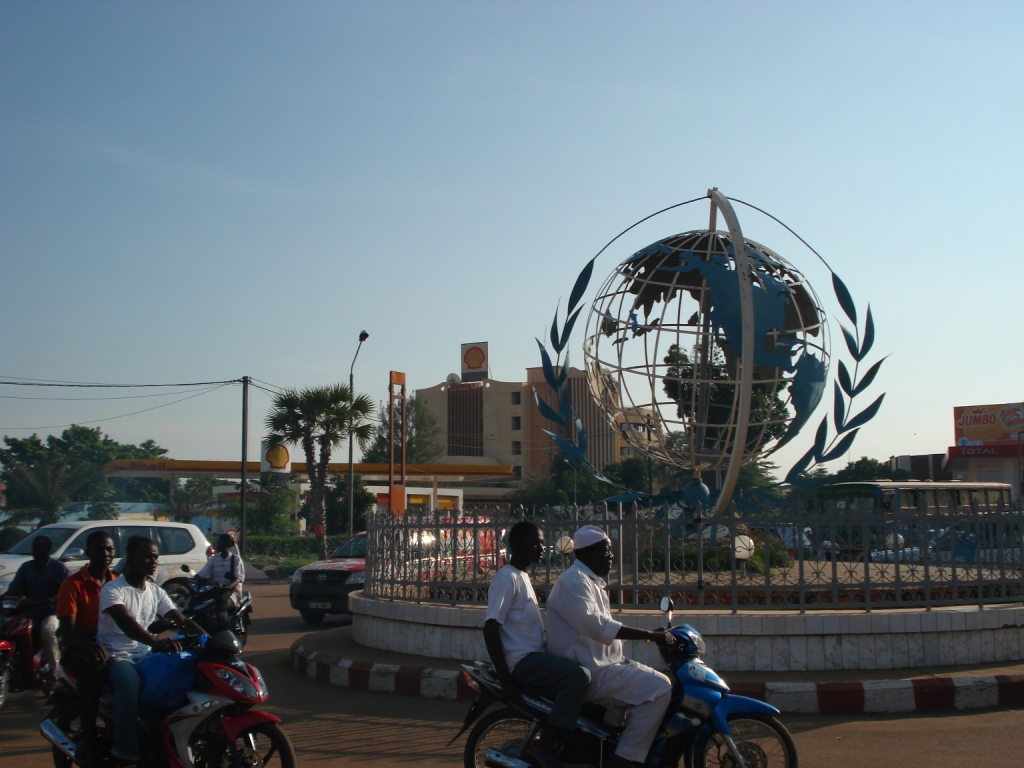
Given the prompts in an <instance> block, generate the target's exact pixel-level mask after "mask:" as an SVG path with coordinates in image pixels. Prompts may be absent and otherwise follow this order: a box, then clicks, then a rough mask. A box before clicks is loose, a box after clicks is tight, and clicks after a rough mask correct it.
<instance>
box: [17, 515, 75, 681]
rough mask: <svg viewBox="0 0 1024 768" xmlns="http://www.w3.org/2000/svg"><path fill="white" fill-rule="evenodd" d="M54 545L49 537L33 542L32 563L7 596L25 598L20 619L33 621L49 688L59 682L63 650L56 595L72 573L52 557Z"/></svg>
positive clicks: (19, 574)
mask: <svg viewBox="0 0 1024 768" xmlns="http://www.w3.org/2000/svg"><path fill="white" fill-rule="evenodd" d="M52 548H53V544H52V542H51V541H50V537H49V536H45V535H44V536H36V538H35V540H34V541H33V542H32V559H31V560H29V561H28V562H27V563H25V564H23V565H22V566H21V567H20V568H19V569H18V572H17V573H16V574H15V576H14V580H13V581H12V582H11V586H10V587H9V588H8V590H7V596H9V597H14V596H16V595H22V596H24V598H25V599H24V600H22V602H21V607H22V611H21V615H22V616H25V617H27V618H30V619H32V632H33V634H35V633H38V634H37V635H36V636H37V637H38V638H39V640H40V642H42V645H43V650H44V651H45V653H46V657H47V659H48V660H49V662H50V669H51V670H52V671H51V673H50V674H51V678H50V680H49V681H48V685H49V686H51V690H52V685H54V684H55V683H56V682H57V677H56V674H57V662H58V661H60V650H59V649H58V648H57V627H58V621H57V617H56V615H55V613H56V605H57V593H58V592H59V591H60V585H61V583H62V582H63V581H64V579H66V578H67V577H68V576H70V575H71V572H70V571H68V569H67V566H65V565H64V563H62V562H61V561H60V560H54V559H53V558H52V557H50V550H51V549H52Z"/></svg>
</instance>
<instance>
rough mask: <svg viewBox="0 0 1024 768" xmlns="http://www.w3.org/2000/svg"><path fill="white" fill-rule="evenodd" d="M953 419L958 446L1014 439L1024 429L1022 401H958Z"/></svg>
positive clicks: (1023, 406)
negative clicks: (986, 403)
mask: <svg viewBox="0 0 1024 768" xmlns="http://www.w3.org/2000/svg"><path fill="white" fill-rule="evenodd" d="M953 420H954V424H955V435H956V444H957V445H960V446H964V445H985V444H986V443H992V442H999V441H1002V440H1016V439H1017V433H1018V432H1020V431H1021V430H1024V404H1021V403H1003V404H1001V405H961V406H957V407H956V408H954V409H953Z"/></svg>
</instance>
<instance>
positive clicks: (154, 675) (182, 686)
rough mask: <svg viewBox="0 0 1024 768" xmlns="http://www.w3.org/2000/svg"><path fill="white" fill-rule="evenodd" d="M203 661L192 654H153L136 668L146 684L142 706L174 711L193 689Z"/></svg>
mask: <svg viewBox="0 0 1024 768" xmlns="http://www.w3.org/2000/svg"><path fill="white" fill-rule="evenodd" d="M198 664H199V659H198V657H197V656H196V654H195V653H193V652H192V651H181V652H179V653H150V654H149V655H147V656H145V657H144V658H143V659H142V660H141V661H139V662H138V663H137V664H136V665H135V668H136V669H137V670H138V672H139V679H140V681H141V682H142V685H141V686H140V688H139V703H141V704H145V705H146V706H148V707H155V708H157V709H173V708H174V707H176V706H178V704H180V703H181V701H182V699H184V698H185V694H187V693H188V692H189V691H190V690H191V689H192V683H193V681H194V680H195V674H196V669H197V668H198Z"/></svg>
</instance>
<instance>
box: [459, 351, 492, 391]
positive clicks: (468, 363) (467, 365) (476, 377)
mask: <svg viewBox="0 0 1024 768" xmlns="http://www.w3.org/2000/svg"><path fill="white" fill-rule="evenodd" d="M490 375H491V371H490V360H488V357H487V342H486V341H481V342H477V343H474V344H463V345H462V380H463V381H483V380H484V379H486V378H489V377H490Z"/></svg>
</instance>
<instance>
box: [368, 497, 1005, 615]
mask: <svg viewBox="0 0 1024 768" xmlns="http://www.w3.org/2000/svg"><path fill="white" fill-rule="evenodd" d="M844 506H845V508H839V507H838V506H837V505H836V504H835V503H831V504H821V505H812V506H807V507H804V508H794V509H791V510H766V511H763V512H759V513H757V514H744V515H739V514H734V515H732V516H724V517H714V518H706V519H699V518H696V519H695V518H693V517H692V516H687V514H686V513H685V512H684V510H682V509H680V508H679V507H673V506H670V505H666V506H663V507H660V508H659V507H655V508H654V509H649V508H640V507H637V506H636V504H632V505H621V504H619V505H608V504H600V505H596V506H588V507H562V508H544V509H540V510H536V511H527V510H525V509H523V508H518V509H511V510H509V509H504V508H493V509H476V510H473V511H472V512H466V513H462V512H457V511H452V510H439V511H436V512H425V511H420V512H412V513H408V514H406V515H403V516H399V517H394V516H392V515H390V514H388V513H383V514H376V515H374V516H373V517H372V518H371V520H370V523H369V526H368V532H367V535H368V542H367V544H368V545H367V567H366V587H365V595H366V596H367V597H373V598H377V599H382V600H388V601H407V602H414V603H415V602H430V603H441V604H447V605H467V606H472V605H485V604H486V602H487V586H488V584H489V583H490V579H491V577H492V576H493V574H494V573H495V572H496V571H497V569H498V568H500V567H501V566H502V565H503V564H504V562H505V557H506V547H507V539H508V531H509V529H510V528H511V526H512V525H514V524H515V523H516V522H518V521H520V520H524V519H527V520H531V521H532V522H534V523H536V524H537V525H538V526H539V527H540V529H541V531H542V532H543V534H544V539H545V542H546V547H545V550H544V555H543V557H542V559H541V562H540V563H539V564H538V565H536V566H534V567H533V568H531V570H530V576H531V579H532V580H533V584H534V589H535V591H536V592H537V596H538V599H539V600H540V601H541V602H542V603H543V602H544V599H545V597H546V595H547V593H548V591H549V590H550V589H551V587H552V586H553V585H554V583H555V580H556V579H557V578H558V576H559V574H561V573H562V572H563V571H564V570H565V569H567V568H568V567H569V566H570V565H571V564H572V534H573V532H574V531H575V530H576V529H577V528H578V527H579V526H580V525H582V524H585V523H589V524H594V525H598V526H600V527H602V528H603V529H604V530H605V531H606V532H607V533H608V535H609V537H610V539H611V541H612V548H613V551H614V554H615V564H614V565H613V567H612V570H611V573H609V575H608V577H607V579H606V580H607V582H608V590H609V596H610V599H611V602H612V604H613V606H616V607H618V608H620V609H627V608H643V607H646V606H651V605H655V604H657V603H658V602H659V600H660V599H661V597H662V596H665V595H668V596H669V597H671V599H672V601H673V603H674V604H675V605H676V606H677V607H678V608H680V609H682V610H687V609H698V610H699V609H719V610H722V609H724V610H729V611H732V612H734V613H735V612H737V611H744V612H746V611H764V610H780V609H788V610H796V611H799V612H801V613H803V612H805V611H809V610H818V609H860V610H865V611H868V612H871V611H873V610H878V609H899V608H924V609H931V608H937V607H940V606H977V607H982V606H985V605H989V604H1004V603H1008V602H1019V601H1021V600H1022V598H1024V589H1022V576H1021V551H1022V548H1024V524H1022V520H1024V515H1022V514H1021V513H1020V512H1016V511H1013V510H1011V509H1009V508H1008V507H1005V506H1001V505H999V506H982V505H979V504H976V503H975V504H971V505H969V506H968V505H965V506H953V505H951V506H949V507H947V508H946V509H943V510H939V509H936V508H924V509H904V508H900V507H899V506H895V508H892V507H890V508H887V509H884V510H881V509H877V508H875V509H868V510H861V509H858V508H856V505H853V504H850V505H844ZM876 506H877V505H876Z"/></svg>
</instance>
